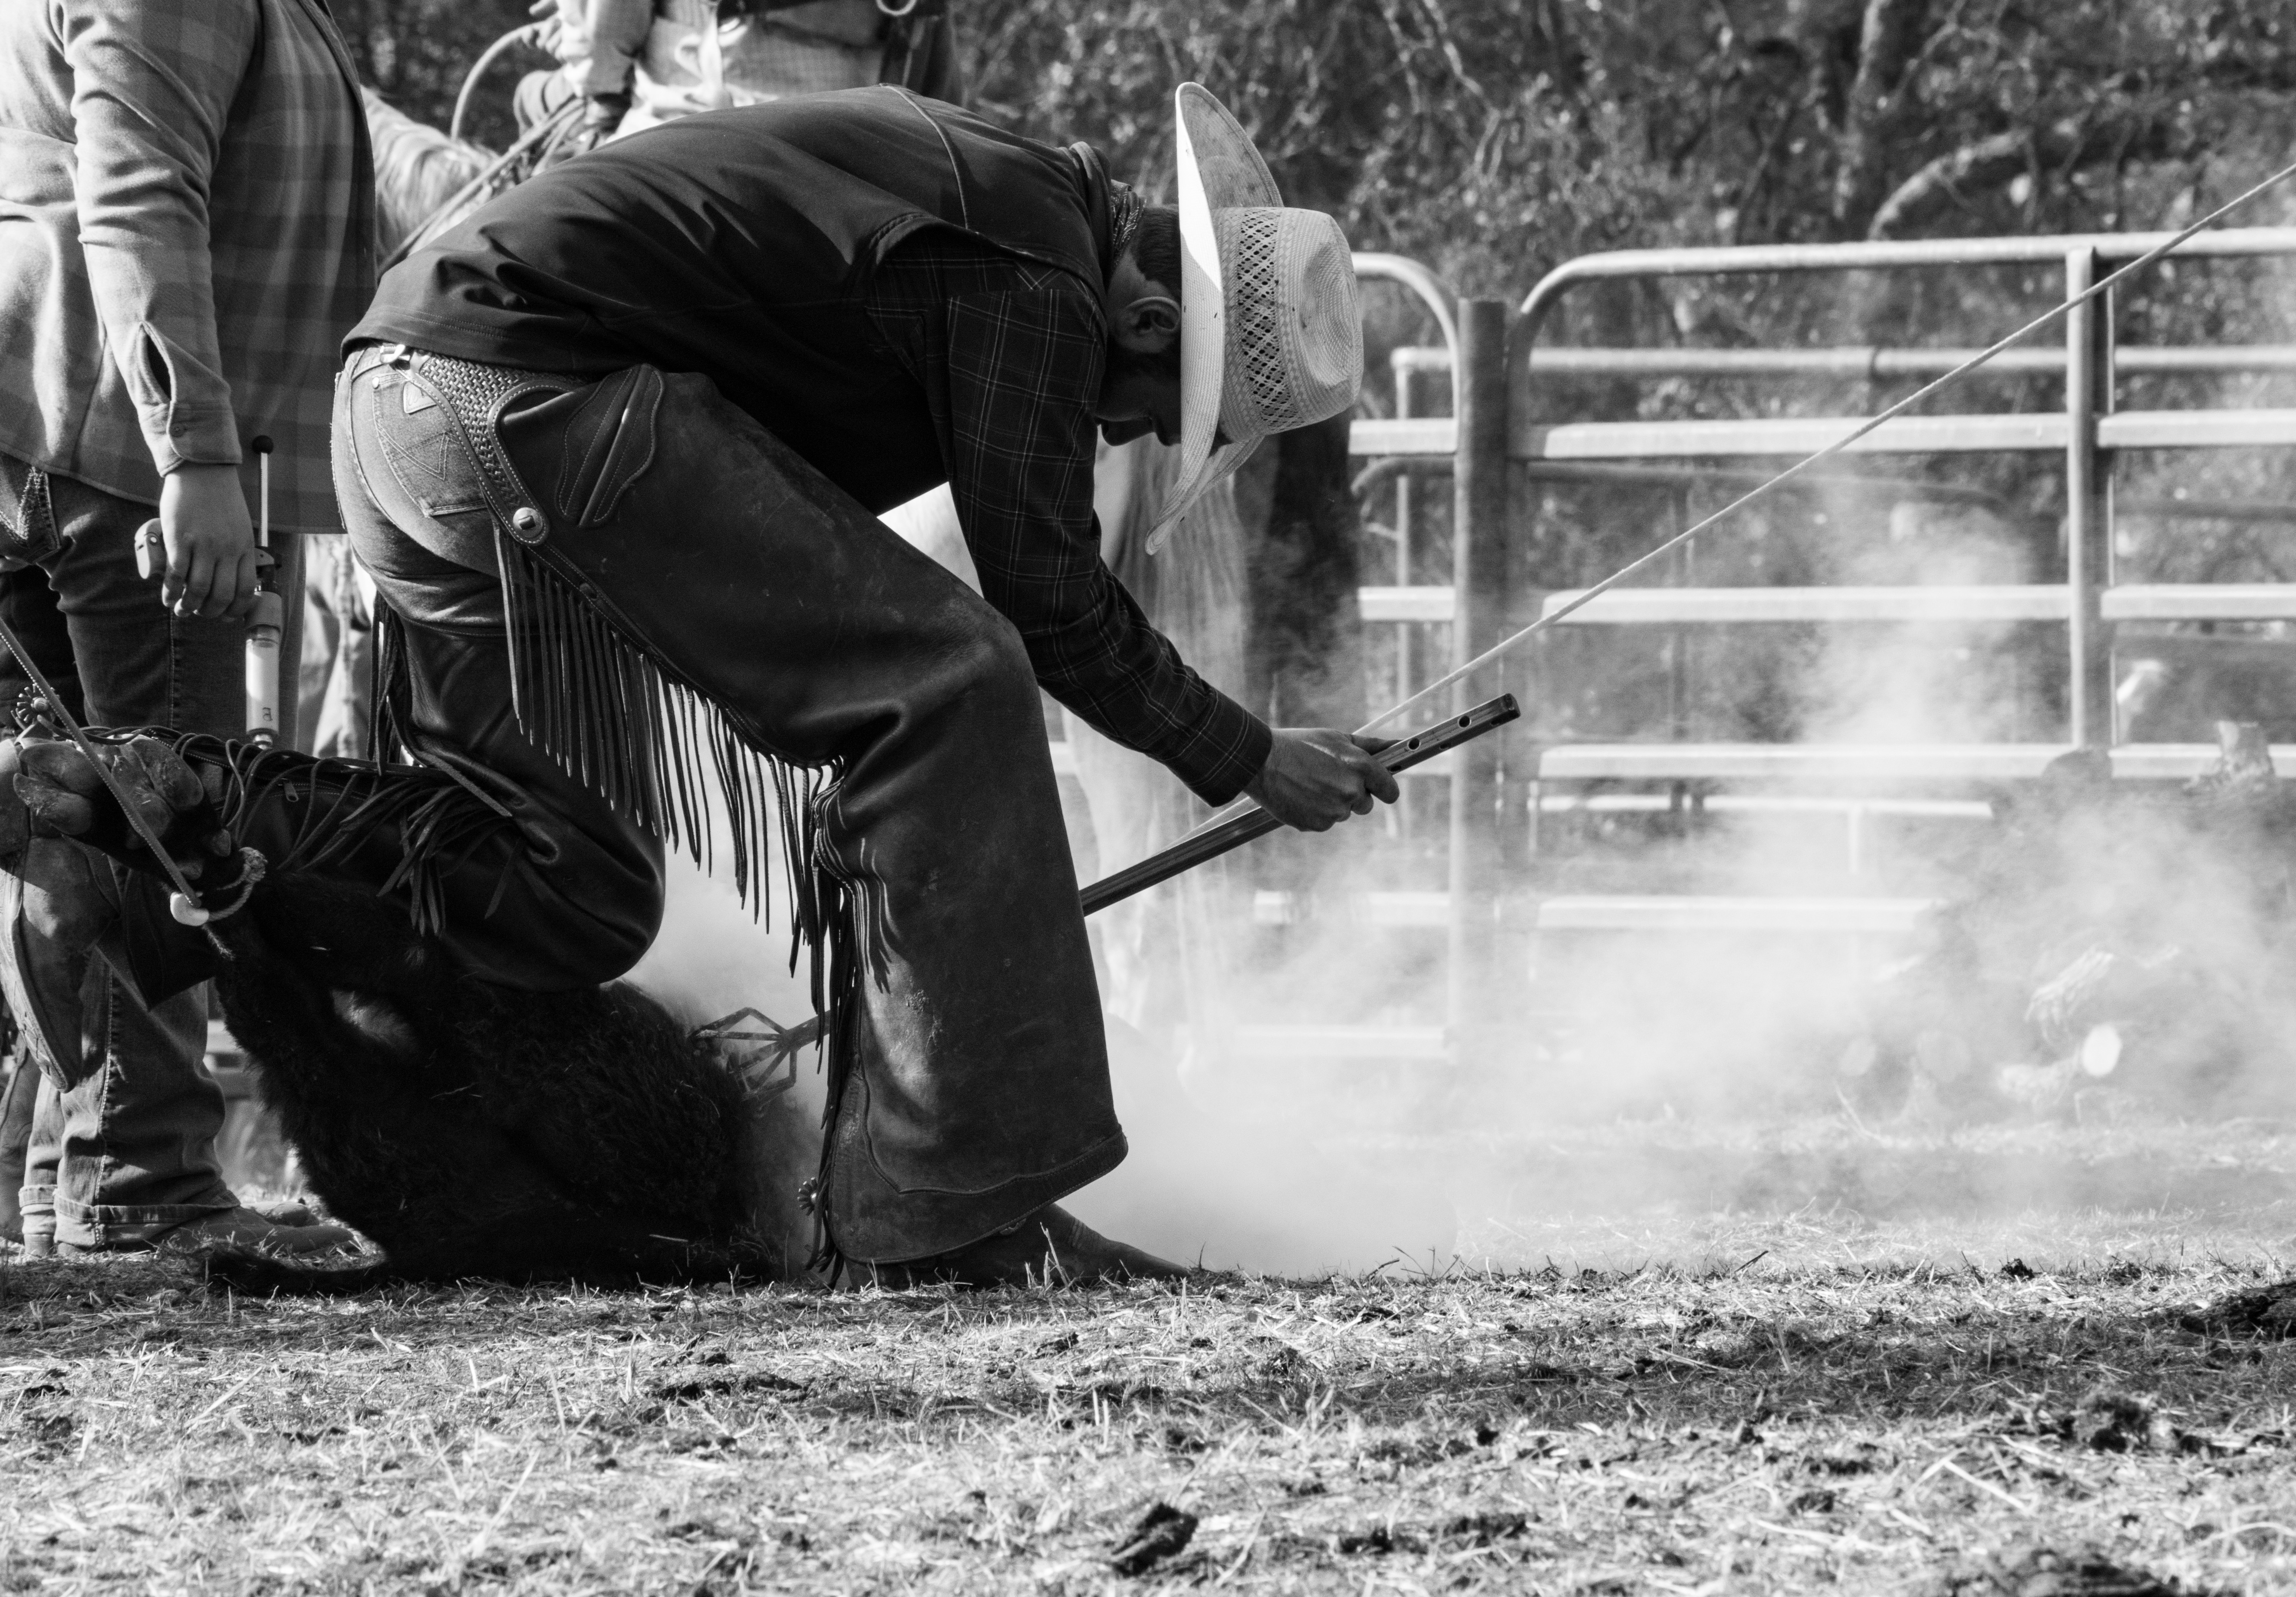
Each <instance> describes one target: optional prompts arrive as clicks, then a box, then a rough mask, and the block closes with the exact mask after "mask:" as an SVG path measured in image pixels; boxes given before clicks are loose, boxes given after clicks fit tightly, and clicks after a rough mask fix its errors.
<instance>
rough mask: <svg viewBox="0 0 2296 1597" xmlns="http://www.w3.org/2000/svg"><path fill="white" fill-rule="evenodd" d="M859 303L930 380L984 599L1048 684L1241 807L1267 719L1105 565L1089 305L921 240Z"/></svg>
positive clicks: (972, 250) (1115, 733)
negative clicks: (1218, 681)
mask: <svg viewBox="0 0 2296 1597" xmlns="http://www.w3.org/2000/svg"><path fill="white" fill-rule="evenodd" d="M869 308H870V310H871V313H872V315H873V319H874V320H875V322H876V323H877V325H878V327H879V329H880V330H881V332H882V333H883V334H884V335H885V336H886V337H887V339H888V340H889V341H890V343H891V344H892V345H893V346H894V348H895V349H896V351H897V353H898V355H899V356H901V358H902V359H903V360H904V363H905V364H907V365H908V366H909V367H910V369H911V370H912V372H914V373H915V374H916V375H917V376H918V378H919V380H920V381H922V383H923V384H924V388H925V393H926V398H927V402H928V403H929V405H931V410H932V414H933V419H934V422H935V425H936V427H937V429H938V430H939V434H940V441H941V454H942V459H943V461H944V463H946V464H947V469H948V480H949V488H950V491H951V493H952V495H954V497H955V501H956V512H957V517H958V520H960V521H961V522H962V523H963V524H964V536H965V543H966V545H967V546H968V547H969V548H970V549H971V551H972V560H973V564H974V565H975V566H976V567H977V568H978V569H979V570H980V589H981V594H982V595H983V596H984V597H986V598H987V599H988V602H990V603H991V604H993V605H995V606H996V608H997V609H998V610H1001V611H1003V612H1004V614H1005V616H1006V617H1007V618H1009V619H1010V620H1011V621H1012V622H1013V626H1015V627H1018V628H1019V629H1020V632H1021V641H1022V642H1023V643H1025V644H1026V645H1027V647H1028V651H1029V661H1030V663H1031V664H1032V665H1034V667H1036V672H1037V681H1038V682H1040V683H1042V684H1044V687H1045V691H1046V692H1049V693H1050V694H1052V696H1053V697H1054V699H1057V700H1060V701H1061V702H1062V704H1064V705H1066V706H1068V708H1070V709H1072V710H1074V711H1076V713H1077V714H1078V715H1079V716H1082V717H1084V718H1085V719H1086V720H1087V722H1089V723H1091V724H1092V725H1094V726H1095V727H1097V728H1098V729H1099V730H1101V731H1102V732H1104V733H1107V734H1108V735H1109V736H1110V737H1111V738H1112V739H1114V740H1115V741H1117V742H1119V743H1121V744H1123V745H1124V746H1126V747H1127V748H1129V749H1138V750H1139V751H1140V752H1141V753H1143V754H1146V755H1148V756H1150V757H1152V758H1155V759H1158V760H1160V761H1161V762H1163V764H1165V765H1166V766H1169V767H1170V768H1171V770H1172V772H1173V774H1176V775H1177V776H1178V777H1179V778H1180V779H1181V781H1183V782H1186V783H1187V785H1188V786H1189V788H1190V789H1191V790H1193V791H1194V792H1195V794H1196V796H1197V797H1199V798H1202V799H1203V800H1205V802H1207V803H1210V804H1215V805H1218V804H1225V803H1226V802H1227V801H1228V800H1229V799H1231V798H1234V797H1235V795H1236V794H1237V793H1238V792H1240V791H1241V790H1242V788H1243V785H1244V783H1246V782H1249V781H1251V778H1252V777H1253V776H1255V775H1257V774H1259V767H1260V766H1261V765H1262V764H1264V763H1265V762H1266V760H1267V749H1268V746H1269V743H1270V741H1271V737H1270V733H1269V732H1268V730H1267V726H1266V725H1264V724H1263V723H1262V722H1261V721H1260V720H1259V717H1256V716H1254V715H1252V714H1251V712H1250V711H1248V710H1246V709H1244V708H1243V707H1242V706H1241V705H1239V704H1237V703H1236V702H1235V700H1233V699H1230V698H1229V697H1228V696H1227V695H1226V694H1225V693H1223V692H1219V691H1218V689H1217V688H1214V687H1213V686H1212V685H1211V684H1210V683H1207V682H1206V681H1204V679H1203V678H1202V677H1201V676H1198V675H1197V674H1196V673H1195V672H1194V671H1193V670H1192V669H1190V668H1189V667H1188V665H1187V663H1186V662H1185V661H1184V660H1182V659H1180V656H1179V651H1177V650H1176V649H1174V648H1173V647H1172V644H1171V641H1170V640H1169V639H1168V638H1166V637H1165V636H1164V635H1163V634H1161V633H1160V632H1158V631H1157V630H1156V629H1155V627H1152V625H1150V623H1149V621H1148V618H1146V617H1145V616H1144V615H1143V614H1142V613H1141V610H1140V607H1139V605H1138V604H1136V602H1134V601H1133V598H1132V595H1131V594H1128V593H1127V592H1126V591H1125V589H1124V586H1123V585H1122V584H1121V583H1119V582H1118V581H1117V580H1116V577H1115V576H1114V574H1113V573H1111V571H1110V570H1109V569H1108V568H1107V566H1106V565H1105V564H1103V562H1102V561H1101V558H1100V528H1099V524H1098V522H1097V521H1096V520H1095V518H1094V515H1093V511H1092V463H1093V455H1094V446H1095V438H1096V435H1097V425H1096V423H1095V421H1094V419H1093V414H1092V412H1093V405H1094V404H1095V401H1096V400H1097V399H1098V397H1099V395H1100V382H1101V374H1102V367H1103V361H1104V359H1105V353H1104V352H1105V348H1106V344H1107V337H1108V332H1107V323H1106V322H1105V320H1104V319H1103V315H1102V312H1101V308H1100V306H1099V303H1098V301H1097V300H1096V299H1094V297H1093V296H1092V295H1090V294H1089V293H1087V291H1085V290H1084V289H1083V288H1082V287H1081V286H1079V285H1078V284H1077V283H1075V282H1074V281H1073V280H1072V279H1070V278H1069V277H1068V276H1066V275H1065V274H1062V273H1058V272H1054V271H1051V270H1049V269H1045V268H1039V267H1035V266H1029V265H1028V264H1027V263H1025V262H1021V261H1017V260H1014V259H1013V258H1009V257H1004V256H999V255H996V254H994V253H993V252H990V251H988V250H982V249H980V248H979V247H977V246H970V245H963V244H953V243H947V242H939V241H936V240H931V239H930V237H929V238H928V239H927V240H922V241H919V242H918V243H915V244H911V245H906V246H904V247H903V248H902V249H901V250H897V251H896V252H895V254H894V256H893V257H892V258H890V259H889V260H888V261H887V262H886V264H885V265H884V266H881V267H880V268H879V270H878V273H877V274H876V278H875V281H874V283H873V287H872V291H871V295H870V305H869Z"/></svg>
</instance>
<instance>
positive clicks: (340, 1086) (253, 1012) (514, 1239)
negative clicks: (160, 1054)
mask: <svg viewBox="0 0 2296 1597" xmlns="http://www.w3.org/2000/svg"><path fill="white" fill-rule="evenodd" d="M209 930H210V933H211V935H213V936H214V938H216V941H217V945H218V946H219V947H220V949H221V950H222V952H223V954H224V955H225V961H226V963H225V969H224V972H223V974H222V975H221V976H220V977H219V978H218V979H217V989H218V991H219V993H220V995H221V997H222V1000H223V1008H224V1013H225V1018H226V1019H227V1020H228V1021H229V1023H230V1025H231V1028H232V1033H233V1035H234V1036H235V1037H236V1038H237V1039H238V1040H239V1042H240V1043H241V1044H242V1046H244V1047H245V1049H246V1050H247V1053H248V1057H249V1060H250V1062H251V1064H252V1065H253V1067H254V1069H255V1070H256V1072H257V1075H258V1079H259V1080H260V1082H261V1085H262V1090H263V1095H264V1097H265V1099H266V1102H269V1103H270V1104H271V1105H272V1106H273V1108H274V1109H275V1110H276V1111H277V1112H278V1113H279V1115H280V1116H281V1118H282V1119H283V1121H284V1124H285V1129H286V1131H287V1134H288V1135H289V1136H290V1137H291V1139H292V1140H293V1142H294V1144H295V1146H296V1148H297V1150H298V1151H299V1153H300V1155H301V1158H302V1161H303V1165H304V1167H305V1169H306V1170H307V1172H308V1175H309V1179H310V1183H311V1187H312V1190H313V1191H314V1192H316V1193H317V1195H318V1196H319V1197H320V1198H321V1199H323V1200H324V1201H325V1203H326V1205H327V1207H328V1208H330V1209H332V1211H333V1212H334V1213H335V1214H336V1215H337V1216H340V1217H341V1218H342V1219H343V1220H344V1221H346V1222H347V1223H348V1224H352V1225H355V1226H357V1228H358V1229H359V1230H360V1231H362V1232H364V1233H366V1235H368V1236H369V1237H371V1238H373V1240H374V1241H376V1242H377V1243H379V1244H380V1245H381V1247H382V1249H383V1250H384V1257H383V1260H382V1261H381V1263H378V1264H374V1265H366V1266H364V1267H361V1268H358V1269H336V1270H327V1269H324V1268H314V1267H310V1266H299V1265H292V1264H288V1263H285V1262H283V1261H281V1260H279V1259H276V1258H274V1257H269V1256H266V1255H259V1254H254V1253H250V1252H244V1251H235V1252H231V1253H219V1254H217V1255H215V1256H213V1257H212V1259H211V1265H210V1267H211V1270H212V1272H213V1274H216V1275H217V1276H218V1277H220V1278H222V1279H224V1280H225V1281H228V1282H232V1283H233V1284H234V1285H236V1286H239V1287H240V1288H242V1290H256V1291H267V1290H289V1291H312V1290H320V1291H325V1290H357V1289H359V1288H362V1287H365V1286H367V1285H371V1284H373V1283H375V1282H379V1281H382V1280H388V1279H407V1280H424V1281H439V1280H449V1279H455V1278H458V1277H465V1276H488V1277H494V1278H497V1279H508V1280H530V1279H537V1278H570V1279H576V1280H581V1281H586V1282H596V1283H600V1284H607V1283H614V1282H630V1281H633V1280H639V1279H644V1280H668V1279H693V1278H696V1277H724V1276H726V1275H728V1274H733V1273H735V1272H737V1271H739V1272H744V1273H750V1274H758V1275H770V1274H780V1273H782V1272H781V1271H780V1269H779V1268H778V1266H779V1265H780V1264H781V1262H782V1261H781V1260H780V1258H779V1257H778V1254H777V1252H776V1251H775V1250H773V1249H769V1248H768V1247H767V1246H766V1245H765V1244H764V1242H763V1241H762V1240H761V1239H758V1238H757V1237H755V1236H753V1235H751V1234H750V1233H748V1231H747V1229H746V1228H745V1225H744V1223H743V1213H744V1201H743V1195H742V1180H743V1175H744V1173H745V1172H746V1171H747V1170H748V1169H750V1167H752V1166H753V1165H754V1163H755V1151H754V1150H752V1149H750V1148H749V1147H747V1146H746V1144H747V1143H748V1142H749V1141H750V1137H749V1134H748V1133H747V1132H746V1130H745V1126H746V1124H747V1121H748V1119H749V1116H748V1113H747V1110H745V1107H744V1091H745V1090H744V1088H743V1086H742V1083H741V1082H740V1081H739V1080H738V1079H736V1077H735V1076H734V1073H733V1072H732V1070H730V1069H728V1068H727V1067H726V1065H725V1064H724V1063H722V1062H721V1061H719V1059H718V1058H717V1055H716V1054H715V1053H714V1052H713V1051H712V1050H710V1049H709V1048H708V1047H707V1046H705V1045H702V1044H695V1043H693V1041H691V1040H690V1039H689V1036H688V1035H687V1033H686V1032H685V1028H683V1027H682V1026H680V1025H679V1024H678V1022H677V1021H676V1020H675V1019H674V1018H673V1017H672V1016H671V1015H670V1014H669V1013H668V1011H666V1010H664V1009H663V1008H662V1007H661V1006H660V1004H658V1003H655V1002H654V1001H653V1000H652V999H651V998H648V997H647V996H645V995H644V994H642V993H640V992H638V991H636V990H635V988H632V987H623V986H619V985H618V986H613V987H600V988H593V989H587V990H583V991H576V992H568V993H549V994H536V993H521V992H515V991H512V990H510V989H507V988H504V987H495V986H493V985H491V984H488V983H485V982H481V981H479V980H476V979H472V978H471V977H470V976H468V975H466V974H463V972H462V971H460V970H458V969H456V968H455V962H454V961H453V959H452V957H451V956H450V955H449V954H447V951H446V950H445V949H444V948H443V947H442V946H439V944H437V943H436V942H433V941H431V940H430V939H427V938H420V937H418V936H416V935H415V934H414V932H413V931H412V930H411V929H410V928H409V927H408V925H407V922H406V916H405V914H404V913H402V912H400V911H398V909H396V908H395V907H393V906H392V905H388V904H385V903H382V902H381V901H379V900H377V899H376V898H374V897H373V896H372V895H370V894H365V893H360V892H357V891H354V890H350V889H345V888H341V887H339V886H336V885H334V884H332V883H330V882H328V881H326V880H324V879H321V878H318V877H316V876H299V875H288V876H285V877H283V878H275V879H274V880H269V881H266V882H265V883H264V884H263V885H262V886H261V887H260V888H259V889H258V890H257V891H256V893H255V894H254V896H253V897H252V899H251V901H250V903H249V905H248V906H247V908H246V909H245V910H244V911H242V913H239V914H236V915H234V916H231V917H229V918H227V919H225V920H221V921H216V922H214V923H213V925H212V926H211V927H210V929H209Z"/></svg>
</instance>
